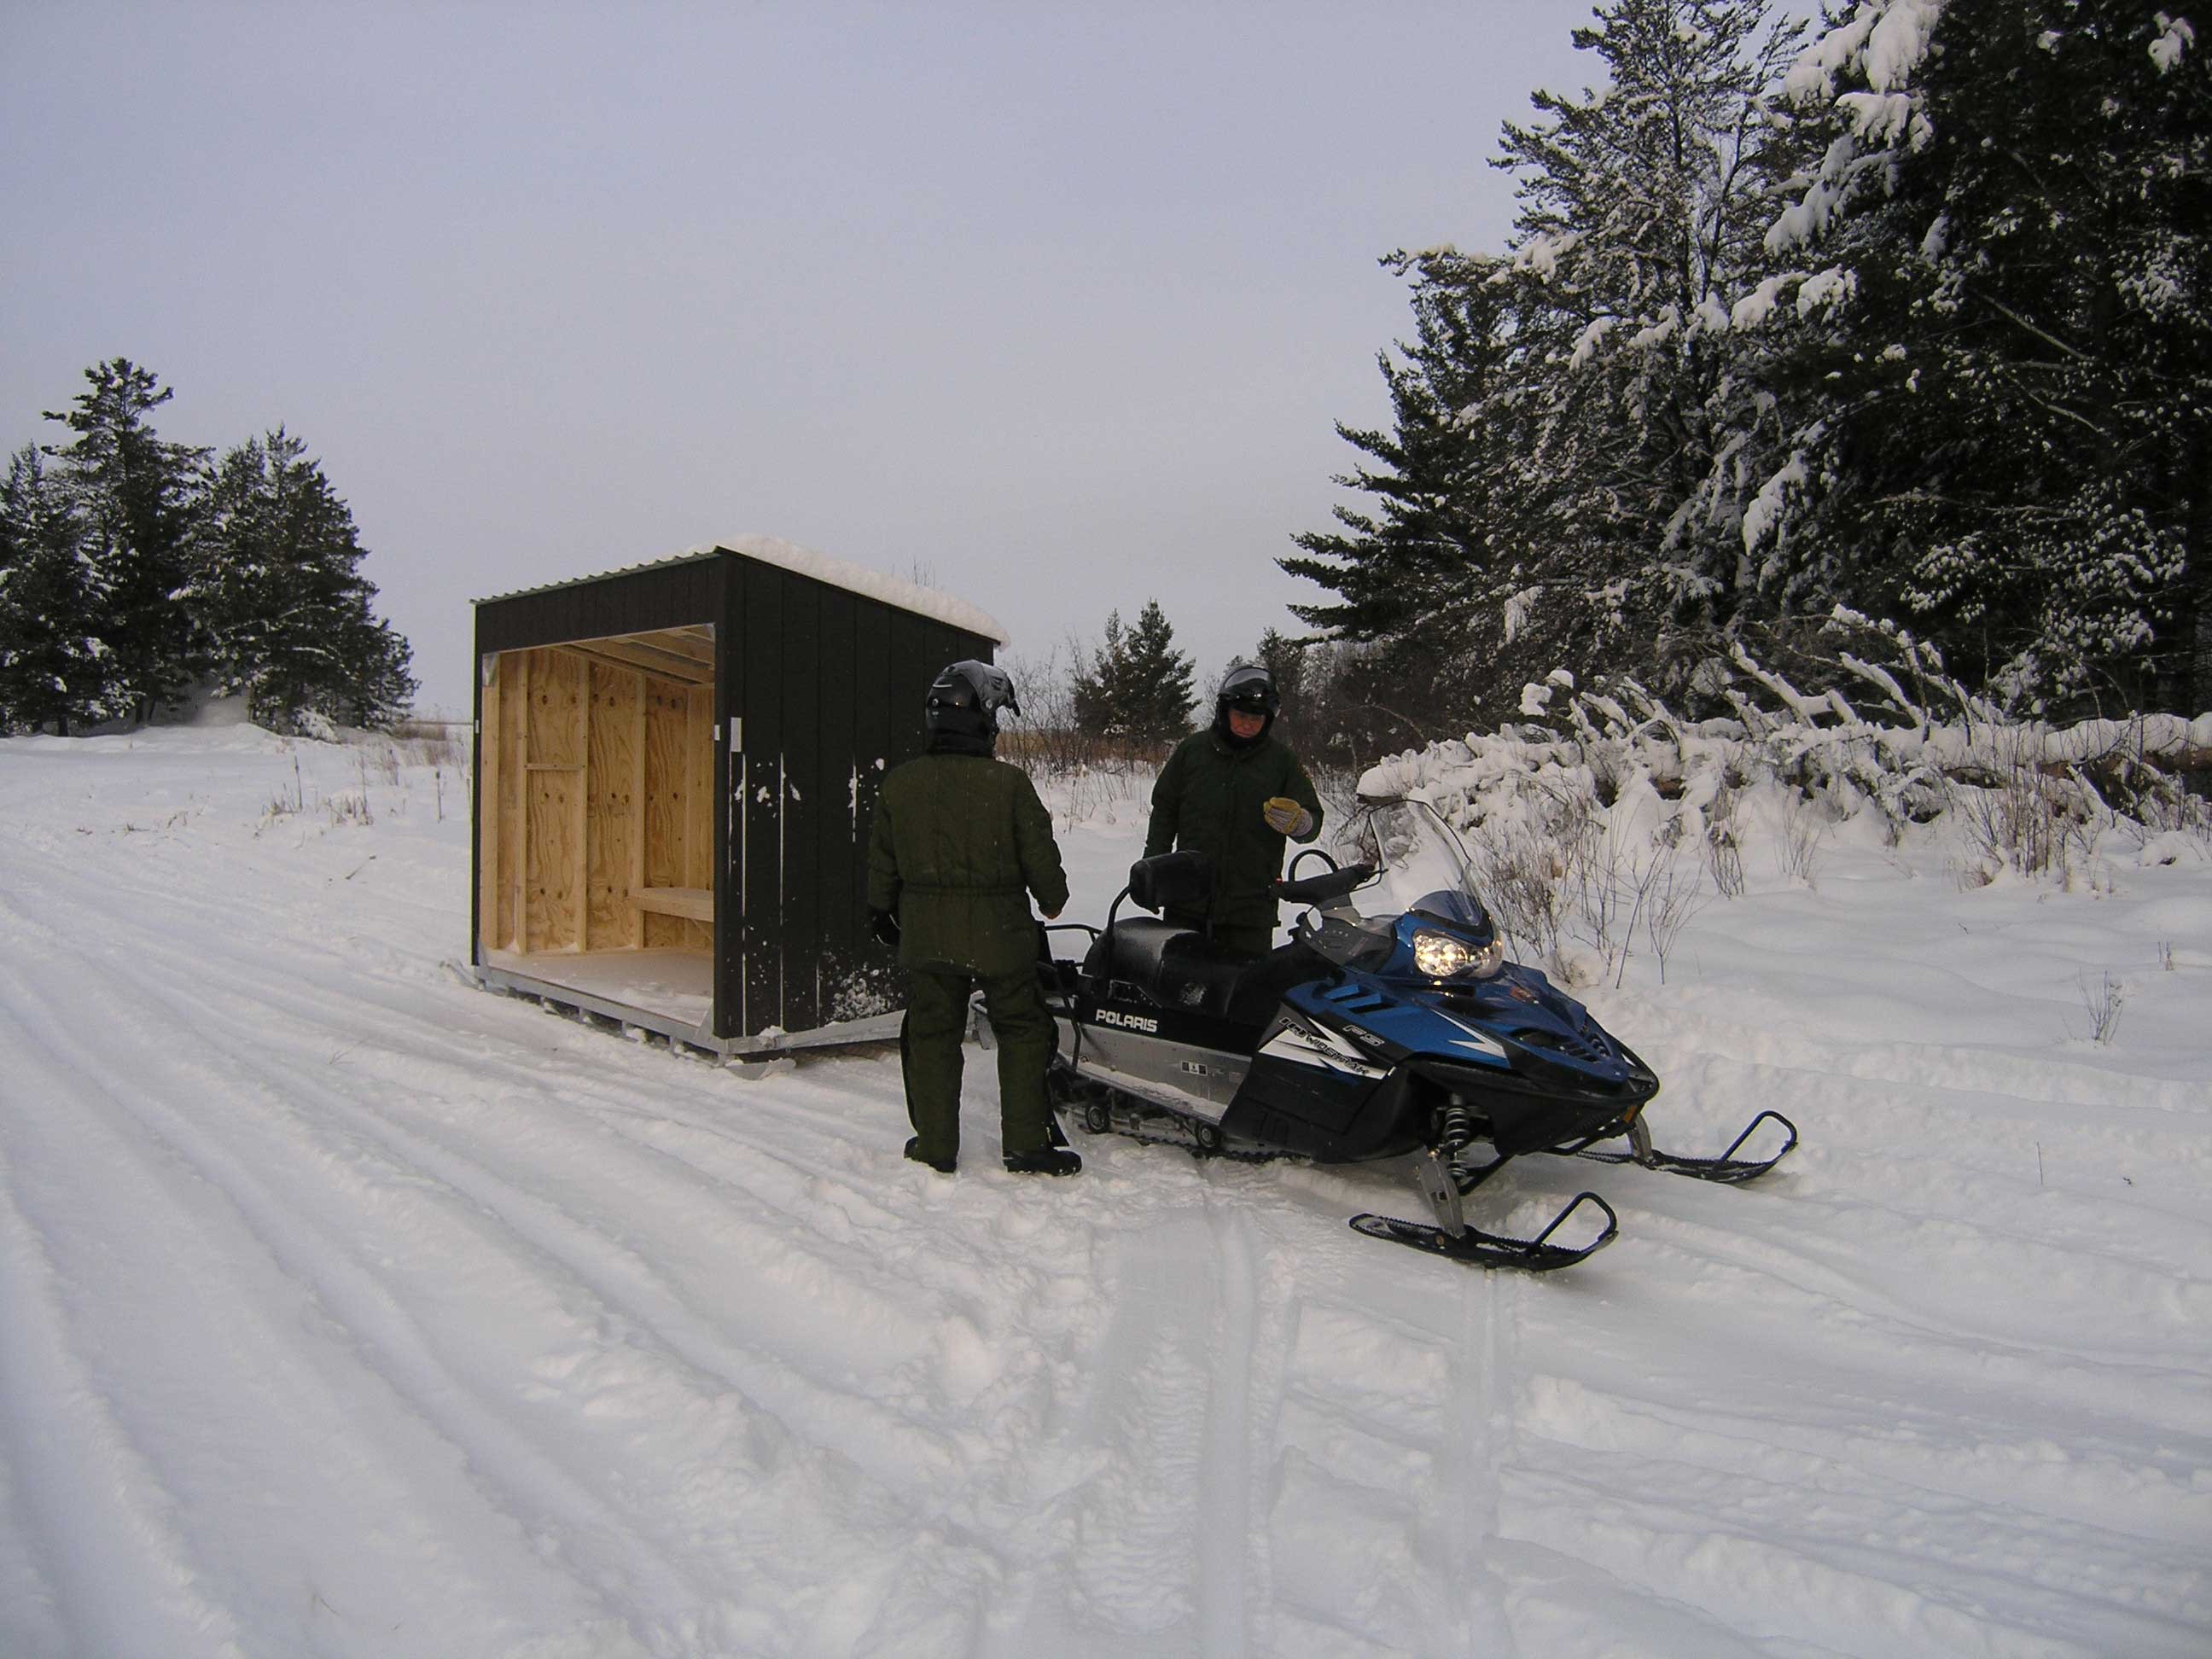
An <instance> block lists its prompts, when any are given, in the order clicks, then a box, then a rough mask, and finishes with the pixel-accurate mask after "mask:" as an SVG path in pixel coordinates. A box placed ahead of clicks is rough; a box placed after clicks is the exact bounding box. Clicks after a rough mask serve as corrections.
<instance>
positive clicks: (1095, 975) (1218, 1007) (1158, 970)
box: [1083, 916, 1266, 1019]
mask: <svg viewBox="0 0 2212 1659" xmlns="http://www.w3.org/2000/svg"><path fill="white" fill-rule="evenodd" d="M1255 960H1258V961H1264V960H1266V958H1264V957H1260V958H1255V957H1248V956H1246V955H1245V954H1244V953H1243V952H1242V951H1231V950H1226V949H1224V948H1223V947H1222V946H1220V945H1216V944H1214V943H1213V942H1212V940H1211V939H1207V938H1206V935H1205V934H1203V933H1200V932H1198V931H1197V930H1196V929H1194V928H1190V927H1177V926H1176V924H1175V923H1173V922H1170V921H1153V920H1152V918H1150V917H1148V916H1138V917H1133V918H1131V919H1130V920H1128V921H1117V922H1115V924H1114V926H1113V927H1112V929H1111V930H1110V931H1109V932H1107V933H1101V934H1100V935H1099V936H1098V939H1097V943H1096V944H1094V945H1091V953H1090V955H1089V956H1088V957H1085V959H1084V963H1083V973H1084V976H1085V978H1087V979H1092V980H1118V981H1121V982H1122V983H1124V984H1126V985H1131V986H1133V987H1136V988H1137V989H1138V990H1139V991H1140V992H1142V993H1143V994H1145V995H1146V996H1147V997H1149V998H1151V999H1152V1000H1153V1001H1154V1002H1156V1003H1158V1005H1159V1006H1161V1007H1163V1008H1175V1009H1180V1010H1182V1011H1184V1012H1190V1013H1198V1014H1208V1015H1211V1016H1212V1018H1215V1019H1228V1018H1234V1017H1235V1016H1234V1014H1233V1013H1232V1008H1233V1007H1234V1006H1235V1004H1236V1003H1237V985H1238V983H1239V981H1242V980H1243V976H1244V971H1245V969H1248V968H1250V967H1251V966H1252V965H1253V963H1254V962H1255Z"/></svg>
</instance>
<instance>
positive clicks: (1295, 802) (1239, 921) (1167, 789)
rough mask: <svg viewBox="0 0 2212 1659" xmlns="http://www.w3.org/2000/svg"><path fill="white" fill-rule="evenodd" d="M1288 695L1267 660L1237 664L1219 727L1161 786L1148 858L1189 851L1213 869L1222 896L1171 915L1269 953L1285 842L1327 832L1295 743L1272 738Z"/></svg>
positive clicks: (1180, 751)
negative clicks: (1279, 689) (1282, 692)
mask: <svg viewBox="0 0 2212 1659" xmlns="http://www.w3.org/2000/svg"><path fill="white" fill-rule="evenodd" d="M1280 708H1282V699H1281V697H1280V696H1279V695H1278V694H1277V692H1276V690H1275V680H1274V676H1273V675H1272V674H1270V673H1268V671H1267V670H1266V669H1265V668H1263V667H1261V665H1259V664H1258V663H1232V664H1231V665H1230V669H1229V671H1228V673H1226V674H1225V675H1224V676H1223V677H1222V680H1221V689H1220V690H1219V691H1218V692H1217V693H1216V694H1215V695H1214V699H1213V724H1212V726H1211V727H1209V728H1208V729H1207V730H1206V731H1204V732H1198V733H1197V734H1195V735H1194V736H1192V737H1188V738H1184V739H1183V740H1182V742H1181V743H1179V744H1176V750H1175V753H1174V754H1172V755H1170V756H1169V757H1168V763H1167V765H1166V766H1165V767H1164V768H1163V769H1161V771H1160V778H1159V782H1158V784H1156V785H1155V786H1154V787H1153V789H1152V823H1151V825H1150V827H1149V829H1147V830H1146V836H1145V856H1146V858H1152V857H1153V856H1155V855H1156V854H1161V853H1168V852H1175V851H1179V850H1183V849H1188V850H1190V851H1193V852H1199V853H1203V854H1206V857H1207V858H1208V859H1209V860H1211V861H1212V866H1213V893H1212V897H1211V898H1210V899H1209V900H1208V901H1207V902H1206V903H1205V904H1203V905H1200V906H1193V907H1181V906H1174V905H1170V907H1169V908H1168V910H1167V912H1166V919H1167V920H1168V921H1172V922H1176V923H1178V924H1179V925H1181V926H1182V927H1206V926H1207V925H1208V924H1209V923H1210V924H1211V925H1212V930H1213V941H1214V943H1215V944H1217V945H1224V946H1225V947H1227V948H1228V949H1230V950H1232V951H1243V952H1245V953H1246V954H1248V955H1250V956H1262V955H1265V954H1266V952H1267V949H1268V947H1269V946H1270V945H1273V943H1274V939H1275V927H1276V923H1277V921H1279V911H1278V907H1277V904H1276V900H1275V896H1274V895H1273V892H1271V891H1270V890H1269V889H1270V886H1271V884H1273V882H1274V881H1275V880H1276V879H1277V878H1279V876H1281V874H1282V873H1283V850H1284V843H1285V841H1297V842H1310V841H1312V840H1314V839H1315V838H1316V836H1319V835H1320V834H1321V798H1320V796H1318V795H1316V793H1314V787H1313V780H1312V779H1310V778H1309V777H1308V776H1307V775H1306V769H1305V768H1304V766H1302V765H1300V764H1299V763H1298V757H1297V756H1296V755H1294V754H1292V753H1291V750H1290V746H1289V745H1288V744H1285V743H1284V742H1282V741H1281V740H1280V739H1279V738H1274V737H1272V736H1270V735H1269V732H1270V731H1271V729H1272V728H1273V726H1274V724H1275V715H1276V714H1277V712H1278V711H1279V709H1280Z"/></svg>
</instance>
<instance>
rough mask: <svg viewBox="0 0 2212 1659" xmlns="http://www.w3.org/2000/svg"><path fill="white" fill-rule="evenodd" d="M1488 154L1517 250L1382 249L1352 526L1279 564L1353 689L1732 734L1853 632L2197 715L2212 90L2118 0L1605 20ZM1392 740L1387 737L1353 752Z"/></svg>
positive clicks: (2188, 51) (2161, 20)
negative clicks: (1662, 708)
mask: <svg viewBox="0 0 2212 1659" xmlns="http://www.w3.org/2000/svg"><path fill="white" fill-rule="evenodd" d="M1574 42H1575V45H1576V46H1577V48H1578V49H1580V50H1581V51H1583V52H1587V53H1589V54H1590V57H1591V59H1592V61H1593V65H1594V67H1595V68H1596V69H1598V70H1600V71H1601V88H1600V89H1598V90H1595V91H1584V92H1583V93H1582V94H1578V95H1573V96H1570V95H1567V94H1557V93H1540V94H1536V96H1535V98H1534V118H1531V119H1530V120H1528V121H1527V122H1525V123H1521V122H1508V123H1506V124H1505V125H1504V131H1503V134H1502V137H1501V141H1500V144H1499V148H1498V153H1497V154H1496V155H1495V157H1494V158H1493V165H1495V166H1497V167H1501V168H1503V169H1504V170H1506V171H1508V172H1510V173H1511V174H1512V175H1513V177H1514V178H1515V179H1516V188H1517V200H1518V204H1519V206H1518V212H1517V216H1516V221H1515V228H1514V230H1513V233H1512V234H1511V237H1510V241H1509V245H1508V246H1507V247H1506V248H1505V249H1504V251H1503V252H1461V251H1459V250H1457V249H1455V248H1452V247H1449V246H1441V247H1431V248H1427V249H1425V250H1422V251H1419V252H1404V251H1401V252H1395V253H1393V254H1391V255H1389V257H1388V258H1386V260H1385V261H1384V263H1385V264H1386V265H1387V266H1388V267H1389V269H1391V270H1394V271H1395V272H1397V273H1399V274H1400V275H1401V276H1403V277H1404V278H1405V279H1406V281H1407V283H1408V285H1409V288H1410V294H1411V303H1412V337H1411V338H1410V339H1409V340H1405V341H1401V342H1398V343H1396V344H1395V348H1394V349H1386V350H1385V351H1384V352H1383V353H1382V354H1381V356H1380V364H1381V369H1382V374H1383V380H1384V381H1385V383H1386V386H1387V390H1388V392H1389V399H1390V410H1391V414H1390V419H1389V424H1388V425H1387V427H1382V428H1373V429H1367V428H1355V427H1350V426H1346V425H1342V424H1340V425H1339V427H1338V428H1337V429H1338V431H1339V433H1340V435H1342V436H1343V437H1344V438H1345V439H1346V441H1348V442H1349V443H1350V444H1351V445H1352V447H1354V448H1355V449H1357V450H1358V452H1359V453H1360V456H1361V459H1360V461H1359V462H1358V465H1356V467H1355V469H1354V470H1353V471H1351V472H1350V473H1348V474H1346V475H1345V476H1344V477H1341V478H1340V479H1339V480H1338V482H1339V483H1340V484H1342V485H1344V486H1345V487H1346V488H1347V489H1350V490H1352V491H1353V492H1355V494H1356V496H1357V501H1356V504H1354V505H1349V506H1346V507H1340V508H1339V509H1338V511H1337V513H1336V515H1335V517H1336V520H1337V521H1336V523H1335V524H1334V526H1333V527H1332V528H1330V529H1328V530H1326V531H1317V532H1310V533H1306V534H1303V535H1300V536H1297V538H1295V539H1296V541H1297V544H1298V546H1299V548H1300V552H1299V553H1297V554H1296V555H1293V556H1286V557H1285V558H1284V559H1283V560H1281V561H1280V562H1281V563H1282V565H1283V567H1284V568H1285V569H1287V570H1289V571H1291V573H1293V574H1297V575H1299V576H1302V577H1304V578H1306V579H1308V580H1311V581H1313V582H1315V583H1316V584H1317V585H1318V586H1320V587H1321V588H1322V589H1323V590H1325V591H1326V592H1327V593H1328V596H1329V597H1328V599H1325V600H1321V601H1317V602H1315V603H1312V604H1309V605H1304V606H1298V607H1294V610H1295V611H1296V613H1297V615H1298V616H1299V617H1301V618H1302V619H1303V620H1304V622H1306V623H1308V624H1310V625H1311V626H1312V627H1313V628H1315V629H1316V630H1317V634H1316V638H1317V639H1321V640H1326V641H1329V642H1330V650H1331V652H1332V653H1334V656H1333V660H1334V665H1335V667H1336V669H1337V670H1338V671H1340V674H1342V675H1344V676H1346V677H1348V678H1347V680H1346V684H1348V685H1349V686H1350V688H1351V689H1350V690H1348V691H1343V692H1341V693H1340V696H1341V697H1342V700H1343V701H1344V702H1346V704H1347V705H1352V704H1359V703H1363V702H1364V703H1366V704H1369V705H1371V706H1373V707H1376V708H1384V709H1397V708H1411V709H1414V710H1417V711H1419V718H1421V719H1422V720H1425V722H1426V723H1428V724H1429V725H1430V727H1431V730H1432V731H1451V730H1455V729H1456V730H1467V729H1469V728H1471V727H1474V726H1494V725H1496V724H1498V722H1499V721H1501V720H1505V719H1509V718H1510V717H1511V716H1512V715H1513V714H1515V713H1516V711H1517V708H1518V703H1519V699H1520V696H1521V693H1522V687H1523V686H1524V685H1525V684H1529V683H1532V682H1535V681H1540V680H1541V679H1542V678H1543V677H1544V676H1545V675H1546V674H1547V672H1548V671H1551V670H1553V669H1554V668H1565V669H1566V670H1568V671H1570V672H1571V673H1574V674H1576V675H1578V676H1584V677H1587V676H1589V675H1590V674H1592V673H1597V672H1602V671H1626V672H1629V673H1631V674H1632V675H1634V676H1637V677H1638V678H1640V679H1642V680H1643V681H1644V683H1646V684H1650V685H1651V686H1652V687H1653V688H1654V690H1661V691H1663V692H1665V693H1666V694H1667V695H1668V696H1669V697H1670V698H1671V699H1673V700H1674V702H1676V705H1677V706H1678V707H1683V708H1689V709H1692V710H1693V711H1694V710H1698V709H1699V708H1701V707H1702V708H1706V709H1711V708H1717V707H1719V706H1720V697H1721V695H1722V693H1723V690H1724V688H1725V681H1726V678H1727V671H1726V667H1725V665H1726V664H1727V662H1728V660H1729V647H1730V646H1731V644H1732V643H1747V644H1749V645H1750V646H1751V647H1753V649H1754V650H1755V651H1756V652H1757V653H1759V655H1761V656H1762V657H1764V658H1765V659H1767V660H1770V661H1774V662H1778V663H1787V662H1788V661H1789V660H1790V657H1791V653H1793V652H1796V651H1800V650H1803V651H1805V652H1807V653H1810V652H1811V645H1810V641H1811V640H1812V638H1813V636H1814V634H1815V633H1816V631H1817V630H1818V629H1819V628H1820V625H1821V624H1822V623H1823V622H1824V621H1825V619H1826V618H1828V617H1831V616H1832V615H1833V614H1835V613H1836V612H1837V611H1838V608H1839V607H1842V608H1846V609H1848V610H1849V611H1852V612H1856V613H1859V614H1862V615H1863V616H1867V617H1874V618H1877V619H1881V620H1884V621H1887V622H1889V623H1893V624H1894V625H1895V626H1896V627H1898V628H1899V629H1906V630H1909V631H1910V632H1911V635H1914V636H1916V637H1917V638H1918V639H1921V640H1923V641H1926V642H1927V643H1928V644H1929V646H1931V647H1935V648H1936V649H1937V650H1940V652H1941V653H1942V657H1943V658H1944V659H1945V660H1947V661H1948V664H1949V665H1950V669H1951V671H1952V672H1953V673H1954V674H1956V675H1958V676H1959V677H1960V678H1962V679H1964V680H1965V681H1966V683H1967V684H1971V685H1973V686H1975V687H1977V688H1979V689H1981V690H1983V691H1984V693H1985V694H1986V695H1987V696H1990V699H1991V700H1992V701H1993V702H1996V703H1997V704H1999V705H2000V706H2002V707H2004V708H2008V709H2010V710H2013V711H2015V712H2020V713H2024V714H2043V715H2047V716H2051V717H2061V716H2075V715H2086V714H2099V713H2104V714H2111V713H2116V712H2120V711H2123V710H2127V709H2148V708H2165V709H2177V710H2181V711H2184V712H2190V711H2197V710H2201V709H2203V708H2206V707H2208V706H2212V589H2209V588H2208V582H2212V577H2208V568H2207V556H2206V542H2207V532H2208V529H2212V441H2208V440H2212V306H2208V297H2207V296H2208V288H2207V282H2206V277H2207V274H2208V265H2212V78H2208V74H2207V67H2206V58H2205V56H2204V53H2203V49H2202V47H2201V46H2200V44H2199V42H2198V41H2197V38H2196V35H2195V33H2194V32H2193V30H2192V28H2191V25H2190V24H2189V23H2188V22H2187V21H2185V20H2182V19H2179V18H2176V17H2173V16H2171V15H2168V14H2167V13H2166V12H2164V11H2160V9H2158V8H2157V7H2155V6H2154V5H2152V4H2148V3H2142V0H1856V3H1846V4H1841V5H1838V6H1835V7H1832V9H1830V11H1829V12H1828V13H1827V15H1825V16H1824V18H1823V19H1822V21H1821V23H1820V26H1819V27H1818V28H1817V29H1809V30H1808V27H1806V26H1805V25H1804V24H1803V23H1802V22H1800V21H1796V20H1794V19H1792V18H1790V17H1789V16H1788V15H1785V14H1784V13H1783V12H1782V11H1781V9H1779V8H1778V7H1777V6H1775V5H1772V4H1768V3H1765V0H1606V3H1601V4H1599V5H1598V6H1597V7H1596V8H1595V12H1594V15H1593V18H1592V21H1591V22H1590V24H1589V26H1588V27H1583V28H1579V29H1577V30H1576V31H1575V33H1574ZM1376 735H1377V736H1379V735H1381V732H1380V730H1379V728H1378V730H1377V732H1376Z"/></svg>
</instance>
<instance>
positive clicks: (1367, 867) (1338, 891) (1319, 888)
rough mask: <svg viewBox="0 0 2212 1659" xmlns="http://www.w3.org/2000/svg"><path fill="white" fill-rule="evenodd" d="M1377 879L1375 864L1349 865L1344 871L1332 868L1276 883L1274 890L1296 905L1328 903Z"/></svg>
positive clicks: (1281, 897)
mask: <svg viewBox="0 0 2212 1659" xmlns="http://www.w3.org/2000/svg"><path fill="white" fill-rule="evenodd" d="M1374 878H1375V866H1373V865H1371V864H1347V865H1346V866H1344V867H1343V868H1342V869H1340V870H1330V871H1328V872H1324V873H1323V874H1321V875H1318V876H1307V877H1305V878H1303V879H1301V880H1297V881H1279V882H1276V883H1275V884H1274V885H1273V891H1274V896H1276V897H1277V898H1279V899H1288V900H1289V901H1290V902H1291V903H1293V904H1314V905H1326V904H1328V903H1331V902H1334V901H1335V900H1337V899H1340V898H1342V897H1344V896H1346V894H1348V893H1350V892H1351V891H1352V890H1353V889H1355V888H1357V887H1360V886H1363V885H1364V884H1366V883H1368V882H1370V881H1372V880H1373V879H1374Z"/></svg>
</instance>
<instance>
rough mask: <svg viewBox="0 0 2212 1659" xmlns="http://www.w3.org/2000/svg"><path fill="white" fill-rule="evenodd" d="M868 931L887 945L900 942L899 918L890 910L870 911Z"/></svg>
mask: <svg viewBox="0 0 2212 1659" xmlns="http://www.w3.org/2000/svg"><path fill="white" fill-rule="evenodd" d="M868 931H869V932H870V933H873V934H874V935H875V936H876V937H877V938H878V939H880V940H882V941H883V942H884V944H885V945H896V944H897V943H898V942H899V919H898V918H897V917H896V916H895V915H892V914H891V913H890V911H888V910H871V911H869V912H868Z"/></svg>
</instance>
